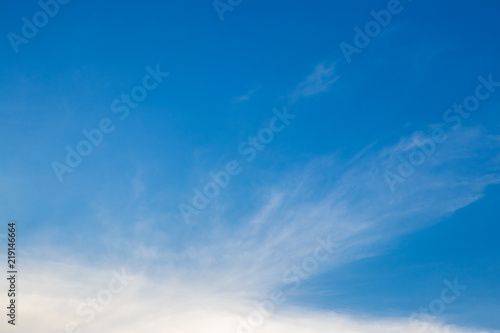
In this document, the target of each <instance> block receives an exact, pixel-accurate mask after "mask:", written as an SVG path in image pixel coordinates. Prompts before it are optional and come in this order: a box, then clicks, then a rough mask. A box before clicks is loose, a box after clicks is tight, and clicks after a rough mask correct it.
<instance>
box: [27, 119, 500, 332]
mask: <svg viewBox="0 0 500 333" xmlns="http://www.w3.org/2000/svg"><path fill="white" fill-rule="evenodd" d="M461 133H462V135H460V136H455V137H453V138H450V139H449V140H448V141H447V142H446V144H444V145H443V147H442V148H441V151H440V152H437V153H436V154H435V155H433V157H432V161H430V163H428V164H426V165H423V166H422V168H421V169H420V170H419V172H418V173H417V174H415V175H414V177H412V178H411V179H408V183H407V184H405V185H406V186H405V187H402V188H401V189H400V190H399V191H398V192H396V193H391V192H390V191H389V189H388V188H387V186H386V184H385V180H384V179H383V177H382V173H383V172H382V171H383V169H384V167H385V164H387V163H390V162H391V161H390V156H391V154H392V153H393V152H394V151H395V150H397V149H406V147H407V144H401V143H397V144H395V145H393V146H389V147H379V148H377V147H376V145H370V146H369V149H364V150H363V152H362V153H361V154H357V155H356V156H355V158H353V159H351V160H350V161H351V163H350V164H346V163H344V162H345V161H342V160H338V159H337V158H335V157H324V158H319V159H316V160H313V161H311V162H310V163H309V164H308V165H307V166H305V167H304V168H302V170H301V171H296V172H290V173H289V174H288V175H286V176H284V178H283V179H282V181H280V182H278V183H273V184H270V185H269V186H268V187H267V188H263V189H261V190H260V191H261V192H262V193H264V200H263V204H262V205H261V207H260V208H259V209H257V210H255V211H254V212H253V213H252V214H251V215H250V216H247V218H244V219H243V220H242V222H241V223H239V224H234V223H232V224H228V225H227V227H226V230H221V229H220V228H212V229H211V228H208V229H206V230H207V233H204V235H203V237H202V238H198V237H197V238H195V239H191V240H189V241H188V242H187V243H185V244H184V245H183V246H181V247H180V248H177V249H174V248H172V247H161V246H152V245H150V244H148V243H140V244H139V242H137V241H133V242H132V241H131V240H128V241H127V240H125V241H123V242H121V243H122V244H126V245H124V246H123V247H120V248H116V249H115V250H116V251H117V253H120V254H121V256H120V257H121V258H123V257H127V258H129V259H128V260H126V262H123V261H122V262H116V261H114V262H110V263H109V265H111V266H110V267H113V266H114V267H120V266H121V265H123V264H126V265H127V266H128V267H135V268H136V269H135V271H134V270H132V271H131V272H132V273H134V274H135V275H137V276H138V278H137V279H136V280H134V282H133V285H132V286H131V288H130V290H128V291H127V292H124V293H123V294H120V295H118V296H117V302H116V303H113V306H112V307H110V308H109V309H106V310H103V312H102V315H100V316H99V320H96V321H95V322H92V323H90V324H88V325H89V326H88V330H89V331H97V332H99V331H106V332H111V333H112V332H136V331H137V330H141V329H142V330H143V329H144V328H148V329H150V330H152V331H155V332H163V331H165V332H167V331H169V332H171V331H178V332H200V331H204V332H205V331H206V332H237V327H238V325H239V320H240V318H242V317H244V316H247V315H248V314H249V313H251V311H253V309H254V305H252V302H255V301H260V300H262V299H264V298H265V297H266V295H267V294H268V293H269V292H270V291H271V290H273V289H274V288H286V284H284V282H283V280H282V275H283V273H284V272H286V271H287V270H289V269H290V267H291V265H293V264H296V263H297V262H298V261H300V260H301V259H302V258H304V257H306V256H310V255H311V253H312V252H313V250H314V245H315V244H316V240H317V238H318V237H319V236H326V235H328V236H329V237H330V238H331V239H332V241H333V242H335V243H336V244H338V247H337V248H336V250H335V252H334V253H333V254H332V255H331V257H330V258H329V260H328V262H325V263H324V264H322V265H323V266H321V267H320V269H319V270H318V272H319V273H321V272H322V271H324V270H327V269H336V267H338V266H340V265H342V264H343V263H346V262H351V261H354V260H358V259H359V258H363V257H366V256H371V255H374V254H377V247H376V245H377V244H380V243H382V242H387V241H389V240H391V239H393V238H394V237H397V236H399V235H401V234H403V233H407V232H410V231H412V230H415V229H420V228H424V227H426V226H428V225H430V224H433V223H437V222H439V221H440V220H441V219H442V218H443V217H446V216H448V215H449V214H451V213H453V212H455V211H456V210H458V209H460V208H462V207H464V206H467V205H469V204H470V203H472V202H474V201H476V200H478V198H480V197H481V196H482V194H483V192H484V189H485V187H486V186H488V185H489V184H493V183H497V182H499V181H500V176H499V175H498V172H497V170H498V168H499V165H498V159H497V158H496V155H495V154H492V153H491V151H499V150H500V140H499V138H498V136H495V135H491V134H489V133H487V132H486V131H485V130H484V129H482V128H464V129H463V131H462V132H461ZM415 135H418V133H416V134H412V135H410V136H409V137H408V138H407V139H404V140H402V142H411V138H412V137H414V136H415ZM457 147H460V148H457ZM481 147H488V149H487V150H486V149H482V148H481ZM471 154H473V155H474V156H472V155H471ZM471 157H474V158H473V159H471ZM476 164H477V165H476ZM461 165H467V168H461ZM467 170H469V171H467ZM470 170H482V172H476V171H474V172H471V171H470ZM318 188H323V189H324V188H326V189H327V191H326V192H324V193H323V194H322V195H320V196H318V195H316V194H315V193H316V190H317V189H318ZM110 216H112V214H111V215H110ZM106 218H109V215H108V216H107V217H106ZM218 218H220V217H219V216H218ZM151 233H152V235H153V233H154V231H151ZM130 244H134V245H133V246H130ZM139 248H140V249H141V251H137V249H139ZM38 252H40V251H38ZM66 262H71V260H70V259H67V260H66ZM41 265H45V266H46V267H54V264H53V263H49V262H44V261H43V260H40V262H39V263H38V264H34V263H30V264H29V265H27V266H26V269H25V273H24V275H25V276H26V282H24V284H23V304H24V305H23V306H24V307H25V309H26V312H25V313H24V314H23V323H24V324H23V326H20V327H19V328H20V332H32V331H34V330H35V328H36V330H43V331H51V330H62V327H61V325H62V324H64V323H65V322H66V321H67V320H77V321H78V320H81V319H80V318H79V317H78V316H76V317H75V314H74V313H75V310H76V307H77V306H78V304H79V302H82V301H84V300H85V298H86V297H89V295H88V293H87V294H86V293H85V292H82V290H83V289H84V287H85V286H86V287H85V288H87V289H85V290H87V291H88V292H90V294H91V295H92V292H91V290H92V288H94V289H95V290H98V289H99V285H100V284H103V283H105V282H106V281H107V280H106V278H105V276H106V274H105V272H104V270H102V269H97V268H92V267H86V268H85V267H78V266H77V265H74V264H73V265H63V266H64V270H62V271H61V270H59V271H58V273H57V274H56V273H53V270H47V269H43V267H42V266H41ZM40 274H45V275H46V277H45V278H44V281H51V285H52V286H56V285H57V286H58V289H55V288H48V289H46V288H40V282H39V281H40V279H39V276H40ZM88 277H94V281H93V282H92V281H89V278H88ZM92 286H93V287H92ZM89 288H90V289H89ZM91 295H90V296H91ZM40 307H43V308H45V309H47V311H45V312H44V313H43V314H42V313H41V312H40V311H38V310H36V309H39V308H40ZM374 328H377V329H374ZM259 330H260V331H261V332H285V331H286V332H303V331H304V330H308V331H309V332H312V333H314V332H323V331H325V330H336V331H340V332H360V333H361V332H373V331H374V330H375V331H377V330H378V331H384V332H402V331H404V332H419V330H420V328H419V327H414V325H412V324H410V323H409V321H408V319H407V318H367V317H363V316H359V315H345V314H339V313H336V312H334V311H330V312H321V311H318V310H313V309H308V308H296V307H294V306H293V304H285V305H283V307H282V310H280V311H279V312H278V313H277V314H276V315H273V316H271V317H269V318H267V319H266V321H265V324H264V325H263V326H262V327H259ZM426 332H436V333H451V332H457V333H461V332H480V331H479V330H473V329H465V328H456V327H451V326H447V325H445V324H439V323H435V324H429V325H428V326H427V330H426Z"/></svg>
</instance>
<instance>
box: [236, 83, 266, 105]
mask: <svg viewBox="0 0 500 333" xmlns="http://www.w3.org/2000/svg"><path fill="white" fill-rule="evenodd" d="M259 89H260V87H255V88H253V89H250V90H249V91H247V92H246V93H244V94H243V95H241V96H238V97H235V98H234V99H233V103H235V104H236V103H241V102H246V101H248V100H249V99H250V97H252V95H253V94H255V93H256V92H257V91H258V90H259Z"/></svg>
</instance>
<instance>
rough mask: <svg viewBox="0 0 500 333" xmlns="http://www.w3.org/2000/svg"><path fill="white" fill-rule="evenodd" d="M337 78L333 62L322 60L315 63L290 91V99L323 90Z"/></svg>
mask: <svg viewBox="0 0 500 333" xmlns="http://www.w3.org/2000/svg"><path fill="white" fill-rule="evenodd" d="M338 78H339V77H338V76H337V75H336V74H335V62H322V63H320V64H318V65H316V67H315V68H314V70H313V71H312V73H311V74H309V75H308V76H307V77H306V79H305V80H304V81H302V82H301V83H299V85H298V86H297V87H296V88H295V91H294V92H293V93H292V96H291V99H292V101H294V100H296V99H298V98H301V97H309V96H313V95H316V94H319V93H322V92H325V91H326V90H327V89H328V88H330V86H331V85H332V84H333V83H334V82H335V81H337V79H338Z"/></svg>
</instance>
